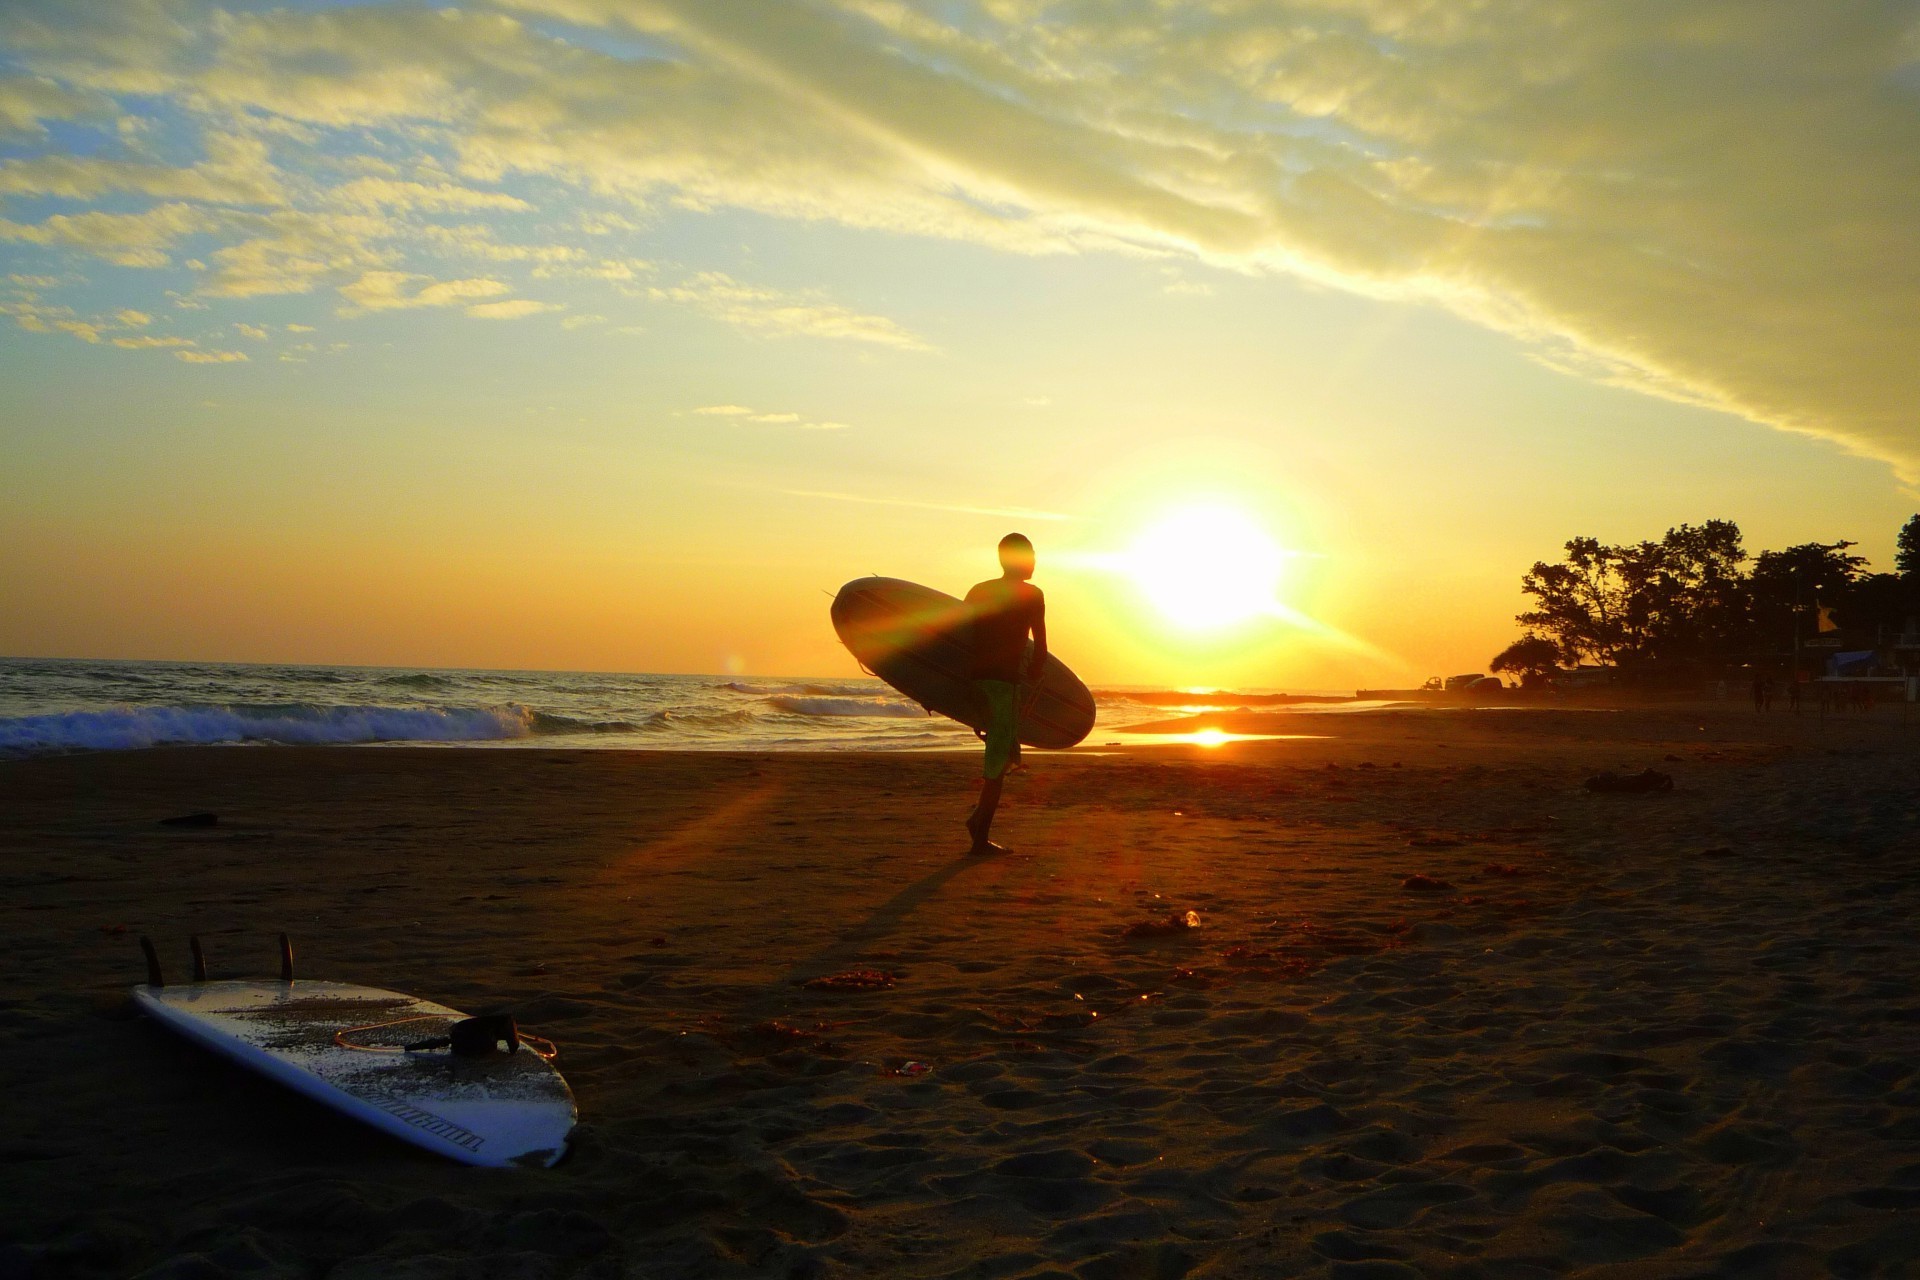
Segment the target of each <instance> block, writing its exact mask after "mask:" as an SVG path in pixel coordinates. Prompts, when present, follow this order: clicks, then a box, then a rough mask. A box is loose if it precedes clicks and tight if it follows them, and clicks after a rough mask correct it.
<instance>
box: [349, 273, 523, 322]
mask: <svg viewBox="0 0 1920 1280" xmlns="http://www.w3.org/2000/svg"><path fill="white" fill-rule="evenodd" d="M422 280H427V283H426V284H421V283H420V281H422ZM512 291H513V287H512V286H511V285H509V284H507V283H506V282H505V281H503V280H493V279H488V278H485V277H475V278H472V279H467V280H430V279H428V278H427V277H425V276H418V275H413V274H411V273H409V272H405V271H369V272H367V273H366V274H365V275H363V276H361V277H360V278H359V279H358V280H356V281H354V282H353V283H352V284H348V285H342V286H340V296H341V297H343V298H345V299H346V300H347V301H348V302H350V303H352V304H353V305H352V307H350V308H347V310H348V311H349V312H353V311H396V310H403V309H406V308H410V307H455V306H463V305H466V304H469V303H471V302H473V301H474V300H476V299H479V298H495V297H498V296H499V295H501V294H503V293H511V292H512Z"/></svg>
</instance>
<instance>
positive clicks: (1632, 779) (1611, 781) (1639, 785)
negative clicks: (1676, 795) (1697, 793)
mask: <svg viewBox="0 0 1920 1280" xmlns="http://www.w3.org/2000/svg"><path fill="white" fill-rule="evenodd" d="M1587 790H1589V791H1596V792H1604V793H1606V794H1608V795H1635V794H1643V793H1650V792H1656V791H1671V790H1673V775H1672V774H1670V773H1661V772H1660V771H1659V770H1658V769H1642V770H1641V771H1640V772H1639V773H1613V772H1611V771H1609V772H1607V773H1596V774H1594V775H1593V776H1592V777H1591V778H1588V779H1587Z"/></svg>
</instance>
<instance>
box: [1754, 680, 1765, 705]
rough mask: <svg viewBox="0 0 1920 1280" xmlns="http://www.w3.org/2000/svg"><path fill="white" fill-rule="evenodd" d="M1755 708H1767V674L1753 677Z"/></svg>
mask: <svg viewBox="0 0 1920 1280" xmlns="http://www.w3.org/2000/svg"><path fill="white" fill-rule="evenodd" d="M1753 709H1754V710H1755V711H1765V710H1766V709H1767V678H1766V677H1765V676H1755V677H1754V678H1753Z"/></svg>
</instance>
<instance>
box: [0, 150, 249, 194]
mask: <svg viewBox="0 0 1920 1280" xmlns="http://www.w3.org/2000/svg"><path fill="white" fill-rule="evenodd" d="M207 141H208V149H209V151H210V152H211V153H212V154H211V155H210V156H209V158H208V159H207V160H206V161H205V162H204V163H202V164H198V165H192V166H188V167H185V168H180V167H175V166H172V165H165V164H154V163H151V162H147V161H139V160H123V159H114V158H111V157H107V156H98V155H89V156H72V155H60V154H50V155H41V156H34V157H31V158H28V159H21V160H9V161H6V162H5V163H4V164H0V195H12V196H23V195H26V196H57V197H59V198H61V199H64V200H94V199H98V198H99V197H101V196H103V195H107V194H109V193H112V192H132V193H135V194H137V195H143V196H153V197H155V198H157V199H162V200H195V201H202V202H207V203H214V204H241V205H249V204H251V205H276V204H282V203H284V202H285V196H284V195H283V193H282V191H281V189H280V184H279V182H278V180H277V177H276V175H275V173H274V170H273V166H272V165H271V163H270V162H269V161H268V158H267V148H266V146H265V144H263V143H261V142H260V141H259V140H258V139H255V138H246V137H236V136H233V135H222V134H213V135H210V136H209V138H208V140H207Z"/></svg>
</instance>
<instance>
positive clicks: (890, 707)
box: [767, 694, 926, 719]
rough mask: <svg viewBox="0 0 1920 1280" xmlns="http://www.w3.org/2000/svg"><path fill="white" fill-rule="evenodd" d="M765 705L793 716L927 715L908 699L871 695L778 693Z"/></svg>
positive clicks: (900, 716) (904, 716)
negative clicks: (832, 695)
mask: <svg viewBox="0 0 1920 1280" xmlns="http://www.w3.org/2000/svg"><path fill="white" fill-rule="evenodd" d="M767 705H768V706H770V707H772V708H773V709H774V710H776V711H784V712H786V713H787V714H788V715H793V716H887V717H896V718H900V719H905V718H907V717H919V716H924V715H925V714H926V712H924V711H922V710H921V709H920V708H919V707H916V706H914V705H913V704H912V703H910V702H895V701H893V700H891V699H888V698H872V697H865V698H862V697H796V696H793V695H791V694H780V695H777V696H775V697H771V698H768V699H767Z"/></svg>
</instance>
